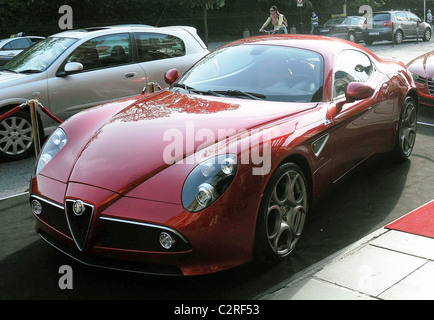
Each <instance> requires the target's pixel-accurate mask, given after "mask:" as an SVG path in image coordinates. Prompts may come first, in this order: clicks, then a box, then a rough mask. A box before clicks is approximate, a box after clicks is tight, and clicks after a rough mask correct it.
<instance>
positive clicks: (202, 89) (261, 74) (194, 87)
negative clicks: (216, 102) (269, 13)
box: [171, 44, 324, 102]
mask: <svg viewBox="0 0 434 320" xmlns="http://www.w3.org/2000/svg"><path fill="white" fill-rule="evenodd" d="M323 70H324V62H323V58H322V56H321V55H320V54H319V53H316V52H313V51H309V50H305V49H300V48H292V47H286V46H272V45H251V44H246V45H240V46H233V47H224V48H221V49H218V50H216V51H213V52H212V53H210V54H209V55H208V56H207V57H205V58H204V59H202V60H201V61H199V62H198V63H197V64H196V65H195V66H194V67H193V68H192V69H190V70H189V71H188V72H187V73H186V74H185V75H184V76H183V77H182V78H181V79H180V80H179V81H178V82H177V83H176V84H175V85H174V86H172V89H171V90H174V91H178V92H183V91H188V92H190V93H194V94H208V95H210V94H212V95H219V96H235V97H239V98H244V99H262V100H268V101H291V102H312V101H314V102H317V101H321V100H322V87H323V78H324V77H323V74H324V71H323Z"/></svg>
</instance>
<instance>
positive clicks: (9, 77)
mask: <svg viewBox="0 0 434 320" xmlns="http://www.w3.org/2000/svg"><path fill="white" fill-rule="evenodd" d="M28 76H29V75H28V74H20V73H14V72H10V71H0V84H8V83H11V81H15V80H20V79H24V78H27V77H28Z"/></svg>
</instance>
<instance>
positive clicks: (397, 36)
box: [395, 30, 404, 44]
mask: <svg viewBox="0 0 434 320" xmlns="http://www.w3.org/2000/svg"><path fill="white" fill-rule="evenodd" d="M402 40H404V35H403V34H402V31H401V30H398V31H396V33H395V43H397V44H400V43H402Z"/></svg>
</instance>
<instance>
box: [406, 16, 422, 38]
mask: <svg viewBox="0 0 434 320" xmlns="http://www.w3.org/2000/svg"><path fill="white" fill-rule="evenodd" d="M407 16H408V19H409V20H410V21H411V24H412V26H413V28H414V30H415V32H416V33H417V36H418V37H420V38H422V37H423V34H424V31H425V30H424V29H423V27H421V26H420V24H421V22H422V20H421V19H420V18H419V17H418V16H417V15H415V14H414V13H412V12H407Z"/></svg>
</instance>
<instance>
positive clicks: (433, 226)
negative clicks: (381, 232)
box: [386, 200, 434, 238]
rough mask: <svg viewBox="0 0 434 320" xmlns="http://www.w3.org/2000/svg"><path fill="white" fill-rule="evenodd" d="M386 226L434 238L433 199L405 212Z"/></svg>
mask: <svg viewBox="0 0 434 320" xmlns="http://www.w3.org/2000/svg"><path fill="white" fill-rule="evenodd" d="M386 228H387V229H393V230H398V231H403V232H408V233H412V234H417V235H419V236H425V237H429V238H434V200H432V201H430V202H428V203H427V204H424V205H423V206H421V207H419V208H417V209H415V210H413V211H411V212H410V213H407V214H406V215H405V216H403V217H402V218H400V219H398V220H396V221H394V222H392V223H391V224H389V225H387V226H386Z"/></svg>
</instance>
